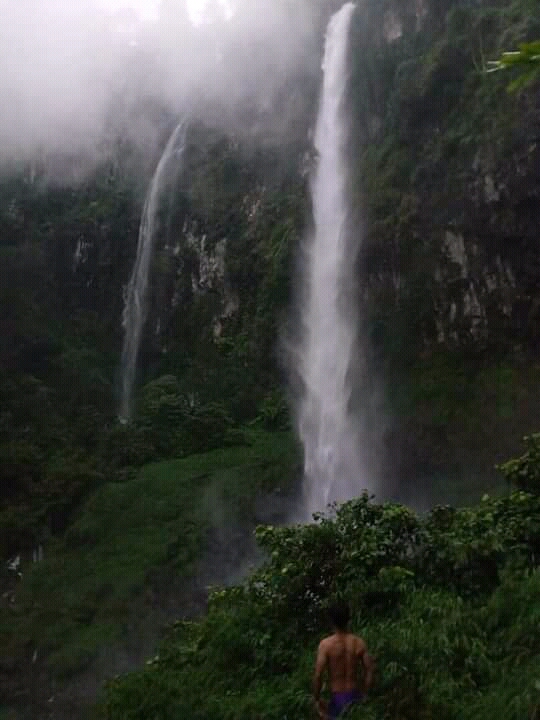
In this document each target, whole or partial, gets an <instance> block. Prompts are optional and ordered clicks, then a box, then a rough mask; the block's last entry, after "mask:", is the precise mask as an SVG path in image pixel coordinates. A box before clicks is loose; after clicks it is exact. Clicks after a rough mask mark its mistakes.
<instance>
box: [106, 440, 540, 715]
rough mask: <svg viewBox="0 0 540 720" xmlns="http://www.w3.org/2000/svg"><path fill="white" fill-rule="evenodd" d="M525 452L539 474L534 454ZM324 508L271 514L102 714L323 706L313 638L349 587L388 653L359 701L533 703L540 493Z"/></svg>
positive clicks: (512, 709)
mask: <svg viewBox="0 0 540 720" xmlns="http://www.w3.org/2000/svg"><path fill="white" fill-rule="evenodd" d="M521 468H522V474H523V475H531V476H534V477H536V476H537V473H538V464H537V456H534V457H533V456H532V455H531V454H529V455H528V456H527V458H526V459H525V460H523V459H522V461H521ZM512 472H513V471H510V470H507V473H508V474H509V477H512ZM316 520H317V522H315V523H314V524H310V525H305V526H296V527H285V528H273V527H261V528H259V530H258V531H257V539H258V541H259V544H260V545H261V547H262V548H263V549H264V551H265V553H266V557H267V561H266V563H265V564H264V565H263V566H262V567H261V568H260V569H259V570H257V571H256V572H255V573H254V574H252V575H251V576H250V577H249V578H248V579H247V580H246V581H245V582H244V583H243V584H242V585H238V586H236V587H233V588H229V589H226V590H217V591H216V592H214V594H213V595H212V597H211V600H210V605H209V609H208V614H207V616H206V617H205V618H204V619H202V620H200V621H198V622H184V621H179V622H177V623H175V624H174V625H173V626H172V627H171V629H170V631H169V634H168V637H167V638H166V640H165V641H164V642H163V643H162V645H161V646H160V648H159V649H158V651H157V654H156V656H155V657H154V658H153V659H151V660H149V661H148V662H147V664H146V667H145V668H144V669H143V670H141V671H139V672H136V673H131V674H129V675H126V676H123V677H119V678H117V679H115V680H112V681H111V682H109V684H108V687H107V692H106V696H105V698H104V701H103V705H102V713H103V716H104V717H106V718H107V719H108V720H147V719H148V718H150V717H151V718H153V719H155V720H169V719H171V720H172V718H181V717H182V718H183V717H190V718H193V719H194V720H203V719H204V720H237V719H238V720H240V718H242V719H246V718H248V719H251V720H255V718H257V719H259V718H264V720H283V718H290V719H292V718H296V719H300V718H306V719H307V718H310V717H312V715H313V708H312V705H311V700H310V695H309V687H310V674H311V671H312V666H313V660H314V653H315V649H316V646H317V641H318V639H319V638H320V635H321V633H323V632H324V631H325V629H326V626H327V622H326V616H325V611H326V608H327V607H328V605H329V603H330V602H331V601H332V600H334V599H335V598H340V599H342V600H346V601H348V602H349V604H350V605H351V607H352V609H353V616H354V621H353V628H354V630H356V631H358V632H359V633H361V634H362V635H363V636H364V637H365V639H366V641H367V643H368V647H369V648H370V650H371V652H372V653H373V654H374V655H375V656H376V659H377V667H378V671H377V683H376V686H375V687H374V689H373V691H372V694H371V697H370V700H369V703H368V704H367V705H366V706H365V707H359V708H355V709H354V710H353V711H352V712H351V713H350V714H349V715H348V717H351V718H358V720H360V719H361V718H364V719H367V718H370V719H372V720H375V719H376V718H378V719H382V718H388V719H389V720H390V719H392V720H395V719H396V718H399V719H400V720H408V719H410V720H417V719H418V718H422V719H423V720H430V719H432V718H442V720H458V719H459V720H469V719H470V720H491V719H492V718H493V717H501V716H502V715H501V713H503V714H504V717H505V718H508V720H523V718H526V717H528V718H533V717H536V715H535V713H537V712H538V711H539V709H540V675H539V672H538V659H539V657H540V634H539V627H540V615H539V613H540V605H539V602H538V598H539V597H540V569H539V557H540V555H539V552H540V497H539V496H538V495H529V494H526V493H524V492H522V491H515V492H513V493H512V494H509V495H508V496H506V497H503V498H500V499H490V498H489V497H487V496H486V497H485V498H484V499H483V501H482V503H481V504H480V505H479V506H478V507H476V508H473V509H462V510H454V509H452V508H450V507H442V506H440V507H436V508H434V509H433V510H432V511H431V512H430V513H429V514H427V515H426V516H418V515H416V514H415V513H414V512H412V511H411V510H409V509H407V508H405V507H403V506H400V505H396V504H391V503H387V504H385V505H375V504H373V503H372V502H371V501H370V499H369V497H368V496H367V495H364V496H363V497H361V498H359V499H357V500H354V501H351V502H349V503H346V504H345V505H343V506H341V507H340V508H338V509H337V511H336V513H335V515H332V516H320V517H319V518H317V519H316Z"/></svg>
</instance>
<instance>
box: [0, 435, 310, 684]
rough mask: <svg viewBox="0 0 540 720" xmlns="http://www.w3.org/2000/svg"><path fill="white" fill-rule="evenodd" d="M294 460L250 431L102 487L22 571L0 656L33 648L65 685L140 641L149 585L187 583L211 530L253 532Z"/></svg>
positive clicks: (288, 479)
mask: <svg viewBox="0 0 540 720" xmlns="http://www.w3.org/2000/svg"><path fill="white" fill-rule="evenodd" d="M297 461H298V456H297V448H296V446H295V443H294V440H293V439H292V437H291V436H290V435H289V434H287V433H272V434H264V433H254V434H253V435H252V436H251V437H250V445H249V446H242V447H232V448H226V449H219V450H215V451H212V452H208V453H206V454H202V455H196V456H191V457H188V458H185V459H182V460H177V461H172V462H162V463H156V464H152V465H149V466H146V467H145V468H143V469H142V470H141V472H140V474H139V475H138V477H136V478H135V479H133V480H130V481H127V482H125V483H117V484H113V483H110V484H107V485H105V486H103V487H101V488H100V489H99V490H98V491H97V492H96V493H95V494H94V495H93V496H92V497H91V498H90V499H89V501H88V502H87V503H86V505H85V507H84V509H83V510H82V512H81V514H80V516H79V518H78V519H77V520H76V521H75V522H74V523H73V525H72V526H71V527H70V528H69V530H68V531H67V533H66V535H65V537H64V538H62V539H60V540H56V541H54V542H52V543H50V545H49V546H48V547H46V549H45V556H46V557H45V560H44V562H42V563H40V564H38V565H34V566H31V567H27V568H24V574H23V579H22V581H21V582H20V583H19V585H18V588H17V594H16V600H15V603H14V604H12V605H11V606H7V605H5V606H4V607H2V608H1V611H0V648H1V649H2V653H3V654H4V653H5V654H6V655H9V656H10V657H13V658H14V659H15V661H16V662H20V663H21V666H22V665H24V664H25V663H26V661H27V660H28V657H29V656H32V655H33V653H34V650H37V653H38V658H39V659H40V660H41V659H42V658H43V659H44V661H45V663H46V666H47V668H48V670H49V671H50V672H51V673H52V674H53V675H54V676H56V677H58V678H61V679H65V678H67V677H70V676H73V675H75V674H77V673H78V672H81V671H82V670H84V669H85V668H87V667H88V666H89V665H90V663H91V662H92V661H93V660H94V659H95V657H96V656H97V655H98V653H100V652H103V650H104V649H105V648H106V647H108V646H111V645H114V644H115V643H118V642H120V641H123V640H124V639H126V638H127V637H128V636H129V634H130V632H131V633H133V632H135V633H136V634H137V635H143V634H144V627H145V623H144V618H145V616H148V614H149V613H150V607H151V606H152V605H154V606H155V604H156V601H155V592H154V591H155V589H156V588H155V587H153V585H154V584H157V582H158V581H159V579H161V581H163V578H167V579H168V581H169V582H170V583H171V584H175V586H176V587H178V585H179V584H180V585H181V584H182V583H184V584H186V583H189V580H190V578H192V577H193V575H194V573H195V570H196V569H198V561H199V560H201V558H202V557H203V554H204V550H205V547H206V540H207V538H208V536H209V533H210V532H211V531H212V528H214V529H216V528H217V529H218V530H219V529H220V528H219V527H218V526H220V525H222V524H223V525H224V526H225V525H229V526H232V525H237V526H239V527H242V526H243V527H249V526H250V524H251V525H253V521H254V512H255V500H256V498H258V497H259V498H260V496H261V494H264V493H265V492H267V493H270V492H272V491H273V490H276V489H277V488H281V490H282V492H283V491H284V492H286V491H288V490H290V489H291V487H292V484H293V481H294V477H295V476H297V475H295V473H296V467H297ZM157 603H158V604H159V600H157ZM181 615H182V610H181V608H178V611H177V616H181ZM139 639H140V638H139Z"/></svg>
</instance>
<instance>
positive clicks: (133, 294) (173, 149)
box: [119, 119, 187, 423]
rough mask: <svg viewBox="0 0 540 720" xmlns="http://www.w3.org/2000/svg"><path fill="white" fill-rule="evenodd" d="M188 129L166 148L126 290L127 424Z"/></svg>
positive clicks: (183, 126)
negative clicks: (165, 212) (162, 234)
mask: <svg viewBox="0 0 540 720" xmlns="http://www.w3.org/2000/svg"><path fill="white" fill-rule="evenodd" d="M186 131H187V121H186V120H185V119H183V120H182V121H181V122H180V123H179V124H178V126H177V127H176V129H175V130H174V132H173V133H172V135H171V137H170V139H169V141H168V143H167V146H166V147H165V150H164V152H163V155H162V156H161V159H160V161H159V163H158V166H157V168H156V171H155V173H154V176H153V178H152V181H151V183H150V187H149V189H148V193H147V195H146V200H145V203H144V209H143V213H142V218H141V225H140V229H139V240H138V243H137V256H136V259H135V264H134V266H133V271H132V274H131V278H130V280H129V283H128V285H127V288H126V292H125V304H124V312H123V316H122V326H123V328H124V333H125V335H124V345H123V348H122V361H121V362H122V364H121V382H122V386H121V400H120V412H119V419H120V422H122V423H127V422H129V420H130V419H131V413H132V397H133V388H134V385H135V377H136V374H137V357H138V354H139V348H140V344H141V336H142V331H143V328H144V323H145V320H146V315H147V300H148V297H147V295H148V279H149V275H150V267H151V261H152V253H153V249H154V239H155V236H156V230H157V226H158V213H159V208H160V200H161V198H162V195H163V192H164V190H165V189H166V188H167V187H168V186H169V185H170V182H171V174H174V175H175V176H176V174H177V173H178V172H179V169H180V163H181V159H182V154H183V151H184V147H185V140H186ZM172 161H174V166H173V169H172V170H171V163H172Z"/></svg>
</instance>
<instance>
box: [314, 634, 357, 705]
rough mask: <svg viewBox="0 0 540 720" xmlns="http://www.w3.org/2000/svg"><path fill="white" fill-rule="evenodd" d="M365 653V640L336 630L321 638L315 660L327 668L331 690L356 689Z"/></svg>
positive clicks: (345, 690) (344, 690)
mask: <svg viewBox="0 0 540 720" xmlns="http://www.w3.org/2000/svg"><path fill="white" fill-rule="evenodd" d="M365 653H367V648H366V644H365V642H364V641H363V640H362V638H359V637H357V636H356V635H353V634H352V633H342V632H336V633H334V634H333V635H330V636H329V637H327V638H325V639H324V640H321V642H320V644H319V651H318V653H317V661H318V662H319V661H320V663H321V664H323V665H324V666H326V668H327V669H328V678H329V685H330V691H331V692H347V691H348V690H358V670H359V666H360V664H361V662H362V659H363V657H364V654H365Z"/></svg>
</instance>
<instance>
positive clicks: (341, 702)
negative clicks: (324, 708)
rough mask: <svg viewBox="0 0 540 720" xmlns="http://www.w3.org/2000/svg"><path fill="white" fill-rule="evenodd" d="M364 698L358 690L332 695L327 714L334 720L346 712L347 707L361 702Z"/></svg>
mask: <svg viewBox="0 0 540 720" xmlns="http://www.w3.org/2000/svg"><path fill="white" fill-rule="evenodd" d="M363 699H364V696H363V695H362V693H361V692H359V691H358V690H347V691H346V692H337V693H332V698H331V699H330V704H329V705H328V714H329V716H330V717H331V718H332V720H334V719H335V718H337V717H339V716H340V715H341V713H342V712H343V711H344V710H346V709H347V708H348V707H349V705H354V704H355V703H359V702H362V700H363Z"/></svg>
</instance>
